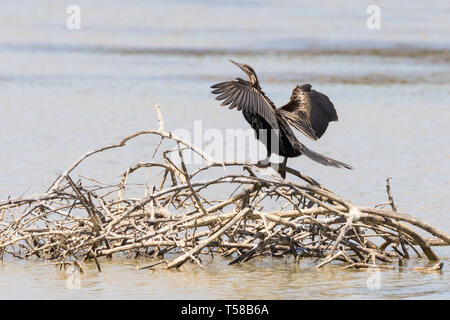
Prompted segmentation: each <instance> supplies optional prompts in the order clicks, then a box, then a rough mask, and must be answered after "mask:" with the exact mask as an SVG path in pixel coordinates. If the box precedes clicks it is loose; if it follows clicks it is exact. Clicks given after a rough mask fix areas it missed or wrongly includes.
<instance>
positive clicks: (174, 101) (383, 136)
mask: <svg viewBox="0 0 450 320" xmlns="http://www.w3.org/2000/svg"><path fill="white" fill-rule="evenodd" d="M372 2H373V1H359V2H357V3H356V4H353V3H352V4H351V5H350V4H349V3H348V2H347V1H314V2H311V1H307V2H305V3H302V2H297V1H296V2H294V1H262V2H261V1H259V2H256V1H245V0H244V1H242V0H240V1H228V2H226V3H222V2H217V3H210V2H209V1H172V2H171V3H170V4H169V3H165V2H163V1H160V2H156V1H155V2H153V1H137V0H135V1H95V3H94V2H93V1H81V0H79V1H75V2H74V3H75V4H77V5H79V6H80V8H81V17H82V28H81V30H72V31H71V30H68V29H67V28H66V18H67V14H66V6H67V5H68V3H66V2H61V1H50V0H46V1H43V0H41V1H21V2H20V5H18V4H17V2H16V1H1V2H0V26H1V28H0V115H1V116H0V146H1V150H0V198H1V199H3V198H7V197H8V196H9V195H11V196H13V197H15V196H19V195H20V194H22V193H24V192H26V194H28V195H30V194H33V193H36V192H40V191H43V190H44V189H45V187H46V186H48V185H49V184H50V183H51V182H52V181H53V179H54V178H55V176H56V175H57V174H58V173H60V172H61V171H63V170H64V169H65V168H66V167H67V166H68V165H69V164H70V163H71V162H72V161H73V160H74V159H75V158H76V157H78V156H79V155H81V154H83V153H85V152H86V151H88V150H91V149H93V148H96V147H99V146H102V145H106V144H110V143H115V142H118V141H119V140H120V139H121V138H122V137H123V136H125V135H127V134H129V133H132V132H135V131H138V130H141V129H146V128H150V127H155V126H156V118H155V114H154V111H153V109H152V106H153V105H154V104H156V103H158V104H160V105H161V108H162V111H163V114H164V116H165V121H166V126H167V128H172V129H175V128H187V129H192V128H193V126H194V121H195V120H200V119H201V120H203V127H204V128H218V129H219V130H223V131H224V130H225V129H227V128H247V126H248V125H247V123H246V122H245V120H244V119H243V117H242V115H241V114H239V113H238V112H236V111H233V112H231V111H228V110H226V109H221V108H219V106H218V104H217V103H216V102H215V101H214V100H213V97H212V95H211V94H210V93H209V91H210V90H209V86H210V85H211V84H212V83H215V82H218V81H223V80H227V79H230V78H232V77H235V76H242V74H240V72H239V70H238V69H236V67H235V66H233V65H231V64H230V63H229V62H228V61H227V59H228V58H233V59H236V60H237V61H241V62H246V63H249V64H251V65H252V66H253V67H254V68H255V69H256V71H257V72H258V75H259V79H260V81H261V83H262V86H263V89H264V91H265V92H266V93H267V94H268V95H269V96H270V97H271V99H272V100H273V101H274V102H275V103H276V104H278V105H280V104H282V103H284V102H286V101H287V100H288V99H289V96H290V93H291V90H292V88H293V87H294V86H295V85H297V84H299V83H305V82H309V83H312V85H313V88H316V89H317V90H320V91H323V92H325V93H327V95H328V96H329V97H330V98H331V99H332V101H333V102H334V104H335V106H336V108H337V110H338V113H339V122H338V123H333V124H332V125H331V126H330V128H329V129H328V131H327V134H326V135H325V136H324V137H323V138H322V139H321V140H320V141H318V142H315V143H312V142H310V141H306V140H303V141H305V143H306V144H307V145H308V146H311V147H312V148H313V149H314V150H316V151H319V152H323V153H325V154H327V155H331V156H332V157H334V158H336V159H340V160H343V161H345V162H348V163H350V164H352V165H353V166H354V167H355V168H356V169H355V170H354V171H352V172H348V171H344V170H335V169H330V168H324V167H321V166H320V165H317V164H315V163H312V162H311V161H309V160H307V159H302V158H298V159H292V160H290V161H289V164H290V165H291V166H293V167H296V168H299V169H300V170H303V171H304V172H307V173H308V174H309V175H311V176H313V177H314V178H316V179H317V180H319V181H321V182H322V183H323V184H325V185H326V186H327V187H329V188H331V189H333V190H334V191H335V192H336V193H338V194H340V195H342V196H344V197H345V198H347V199H352V201H353V202H354V203H356V204H361V205H369V206H372V205H374V204H376V203H380V202H384V201H385V199H386V195H385V187H384V183H385V182H384V180H385V178H386V177H389V176H390V177H393V180H392V188H393V193H394V197H395V200H396V202H397V205H398V207H399V210H400V211H402V212H408V213H410V214H413V215H415V216H417V217H419V218H422V219H424V220H426V221H427V222H429V223H432V224H435V225H437V226H439V227H440V228H441V229H443V230H446V231H447V232H450V222H449V219H448V209H449V207H450V199H449V197H448V195H449V191H450V152H449V147H448V146H449V145H450V134H449V127H448V121H449V119H450V108H449V105H450V23H449V21H450V20H449V18H450V3H448V2H445V1H428V2H426V4H424V3H423V2H422V1H408V5H405V4H404V3H401V2H398V3H397V2H395V3H392V2H390V1H377V2H376V4H378V5H379V6H380V7H381V18H382V22H381V27H382V28H381V30H368V29H367V28H366V19H367V14H366V8H367V6H368V5H370V4H372ZM150 140H151V139H150ZM154 144H155V141H150V142H149V139H145V138H142V139H139V140H136V141H135V142H133V143H131V144H130V145H129V146H127V147H126V148H124V149H123V150H120V151H118V152H114V154H113V155H114V156H111V154H104V155H102V156H99V157H97V158H95V159H92V160H91V161H89V162H87V163H86V164H85V165H84V166H82V168H80V171H81V172H83V174H86V175H88V176H96V177H99V178H102V179H104V180H107V181H111V182H114V181H116V180H117V177H118V175H119V174H120V173H121V172H122V171H123V169H124V168H125V167H126V166H127V165H129V164H133V163H137V162H139V161H145V160H148V159H149V158H150V157H151V155H152V153H153V150H152V147H153V146H154ZM435 250H436V253H437V254H438V255H439V256H441V258H442V260H443V261H444V263H445V266H444V271H443V272H442V273H436V274H423V273H420V272H415V271H411V270H410V268H412V267H415V266H422V265H424V264H425V261H420V260H411V261H409V262H408V264H407V266H406V267H405V268H403V270H401V271H388V272H382V274H381V288H380V289H379V290H371V289H368V287H367V279H368V278H369V276H370V274H368V273H367V272H365V271H341V270H339V268H338V267H335V266H330V267H328V268H324V269H323V270H316V269H315V267H314V264H313V263H312V262H311V261H302V262H300V263H297V264H295V263H293V262H292V261H290V260H284V259H261V260H253V261H251V262H250V263H248V264H246V265H241V266H228V265H227V264H226V261H221V260H215V261H211V262H210V263H209V264H208V265H207V267H206V269H205V270H200V269H199V268H198V267H195V266H186V267H185V268H184V269H183V270H182V271H170V272H168V271H165V270H156V271H148V270H141V271H137V270H136V269H135V268H134V267H133V266H130V265H129V264H128V263H130V262H129V261H126V260H122V259H120V258H118V259H115V260H113V261H112V262H106V261H105V262H104V263H103V265H102V266H103V271H102V272H101V273H99V272H97V271H96V269H95V267H94V266H90V265H88V266H87V268H88V272H87V273H86V274H85V275H83V276H81V279H80V282H79V285H76V286H75V288H74V286H72V285H70V279H71V278H70V276H68V275H67V274H66V273H65V272H63V271H60V270H59V269H57V268H55V267H53V266H49V265H44V263H42V262H38V263H36V262H31V261H16V260H9V259H8V260H7V261H4V262H3V263H2V264H0V297H1V298H42V299H47V298H137V299H140V298H152V299H171V298H180V299H183V298H199V299H200V298H219V299H220V298H237V299H240V298H270V299H294V298H295V299H297V298H303V299H309V298H313V299H314V298H319V299H320V298H332V299H333V298H343V299H353V298H362V299H367V298H426V299H428V298H444V299H449V298H450V294H449V292H450V277H449V275H448V271H449V270H450V269H449V267H448V264H449V263H450V250H449V248H436V249H435ZM135 263H140V262H135ZM142 263H144V262H142ZM408 269H409V270H408Z"/></svg>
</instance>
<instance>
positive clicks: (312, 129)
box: [211, 60, 352, 177]
mask: <svg viewBox="0 0 450 320" xmlns="http://www.w3.org/2000/svg"><path fill="white" fill-rule="evenodd" d="M230 61H231V62H232V63H234V64H235V65H237V66H238V67H239V68H241V69H242V71H244V72H245V73H246V74H247V75H248V77H249V81H246V80H243V79H240V78H236V80H234V81H227V82H221V83H217V84H215V85H213V86H211V88H213V89H214V90H213V91H212V93H214V94H218V96H217V97H216V99H217V100H224V101H223V102H222V104H221V105H222V106H225V105H229V109H234V108H237V110H242V113H243V115H244V118H245V119H246V120H247V122H248V123H249V124H250V125H251V126H252V128H253V129H254V130H255V133H256V137H257V139H259V140H260V141H261V142H263V143H264V144H265V146H266V148H267V157H270V155H271V154H272V153H277V154H279V155H280V156H283V157H285V159H284V162H283V167H282V171H280V173H281V175H282V176H283V177H284V176H285V166H286V162H287V158H292V157H297V156H300V155H301V154H304V155H306V156H307V157H308V158H310V159H312V160H314V161H316V162H318V163H321V164H323V165H326V166H333V167H338V168H341V167H344V168H347V169H352V167H351V166H349V165H348V164H345V163H343V162H340V161H337V160H334V159H331V158H328V157H326V156H324V155H321V154H319V153H317V152H314V151H312V150H310V149H308V148H307V147H306V146H304V145H303V144H302V143H300V141H298V140H297V138H296V137H295V135H294V133H293V131H292V129H291V128H290V126H289V125H292V126H293V127H294V128H296V129H297V130H299V131H300V132H302V133H303V134H305V135H306V136H307V137H309V138H311V139H312V140H317V139H318V138H320V137H321V136H322V135H323V134H324V132H325V130H326V129H327V127H328V123H329V122H330V121H337V119H338V116H337V113H336V110H335V108H334V106H333V103H332V102H331V101H330V99H329V98H328V97H327V96H326V95H324V94H323V93H320V92H318V91H316V90H311V85H310V84H304V85H301V86H297V87H295V88H294V90H293V91H292V95H291V98H290V101H289V102H288V103H287V104H285V105H284V106H282V107H280V108H278V109H277V108H276V107H275V105H274V104H273V102H272V101H271V100H270V99H269V98H268V97H267V96H266V95H265V94H264V92H263V91H262V90H261V87H260V85H259V81H258V77H257V76H256V72H255V71H254V70H253V68H252V67H250V66H249V65H246V64H241V63H237V62H234V61H232V60H230ZM261 129H266V130H272V129H275V130H272V131H271V132H272V135H273V136H275V139H277V140H278V150H276V149H277V148H273V147H272V142H277V140H271V139H264V137H263V136H262V131H260V130H261ZM269 137H270V135H269Z"/></svg>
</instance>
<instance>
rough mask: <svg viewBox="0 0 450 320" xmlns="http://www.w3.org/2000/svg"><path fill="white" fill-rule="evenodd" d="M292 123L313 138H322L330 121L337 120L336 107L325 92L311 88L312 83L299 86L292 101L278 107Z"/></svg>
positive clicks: (279, 112)
mask: <svg viewBox="0 0 450 320" xmlns="http://www.w3.org/2000/svg"><path fill="white" fill-rule="evenodd" d="M277 113H278V114H280V115H281V116H282V117H283V118H284V119H285V120H286V121H287V122H288V123H289V124H290V125H292V126H293V127H294V128H296V129H297V130H299V131H300V132H302V133H303V134H305V135H306V136H308V137H309V138H311V139H313V140H317V139H318V138H320V137H321V136H322V135H323V134H324V132H325V130H326V129H327V127H328V123H329V122H330V121H337V120H338V116H337V113H336V109H335V108H334V105H333V103H332V102H331V101H330V99H329V98H328V97H327V96H326V95H324V94H323V93H321V92H319V91H316V90H311V85H310V84H304V85H301V86H297V87H296V88H294V90H293V91H292V96H291V99H290V101H289V102H288V103H287V104H286V105H284V106H282V107H280V108H278V109H277Z"/></svg>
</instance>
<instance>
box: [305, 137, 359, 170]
mask: <svg viewBox="0 0 450 320" xmlns="http://www.w3.org/2000/svg"><path fill="white" fill-rule="evenodd" d="M297 147H298V148H299V149H300V151H301V152H302V153H303V154H304V155H305V156H307V157H308V158H310V159H311V160H314V161H316V162H318V163H320V164H323V165H324V166H331V167H336V168H346V169H350V170H351V169H353V167H352V166H351V165H348V164H346V163H344V162H341V161H337V160H334V159H331V158H328V157H326V156H324V155H321V154H320V153H317V152H314V151H312V150H310V149H308V148H307V147H306V146H304V145H303V144H301V143H298V146H297Z"/></svg>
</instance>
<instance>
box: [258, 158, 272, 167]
mask: <svg viewBox="0 0 450 320" xmlns="http://www.w3.org/2000/svg"><path fill="white" fill-rule="evenodd" d="M256 165H257V166H258V167H270V165H271V163H270V160H269V159H264V160H259V161H258V162H257V163H256Z"/></svg>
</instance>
